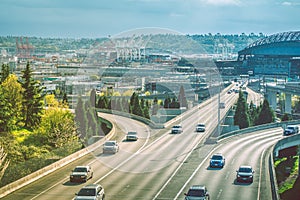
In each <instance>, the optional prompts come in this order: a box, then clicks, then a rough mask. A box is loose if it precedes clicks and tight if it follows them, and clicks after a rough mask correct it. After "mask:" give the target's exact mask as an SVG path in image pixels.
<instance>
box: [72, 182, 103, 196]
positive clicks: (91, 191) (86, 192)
mask: <svg viewBox="0 0 300 200" xmlns="http://www.w3.org/2000/svg"><path fill="white" fill-rule="evenodd" d="M75 195H76V197H75V200H87V199H91V200H104V198H105V193H104V188H103V187H102V186H101V185H99V184H90V185H86V186H84V187H83V188H81V189H80V190H79V192H78V193H76V194H75Z"/></svg>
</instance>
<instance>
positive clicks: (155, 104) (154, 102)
mask: <svg viewBox="0 0 300 200" xmlns="http://www.w3.org/2000/svg"><path fill="white" fill-rule="evenodd" d="M157 111H158V100H157V97H154V100H153V106H152V115H156V114H157Z"/></svg>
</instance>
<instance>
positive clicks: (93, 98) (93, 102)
mask: <svg viewBox="0 0 300 200" xmlns="http://www.w3.org/2000/svg"><path fill="white" fill-rule="evenodd" d="M90 102H91V106H92V107H96V90H95V89H92V90H91V93H90Z"/></svg>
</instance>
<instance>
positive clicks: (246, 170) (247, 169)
mask: <svg viewBox="0 0 300 200" xmlns="http://www.w3.org/2000/svg"><path fill="white" fill-rule="evenodd" d="M253 174H254V170H253V169H252V167H251V166H246V165H242V166H240V167H239V169H238V170H236V181H237V182H250V183H252V182H253Z"/></svg>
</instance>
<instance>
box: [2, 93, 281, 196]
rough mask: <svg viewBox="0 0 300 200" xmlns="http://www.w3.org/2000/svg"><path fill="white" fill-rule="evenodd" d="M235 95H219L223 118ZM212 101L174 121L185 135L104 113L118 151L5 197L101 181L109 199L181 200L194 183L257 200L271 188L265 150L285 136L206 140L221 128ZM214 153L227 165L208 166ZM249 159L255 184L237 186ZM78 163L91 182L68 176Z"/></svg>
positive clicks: (98, 154) (69, 192)
mask: <svg viewBox="0 0 300 200" xmlns="http://www.w3.org/2000/svg"><path fill="white" fill-rule="evenodd" d="M237 97H238V94H222V95H221V101H222V102H225V103H226V109H221V116H224V115H225V113H226V110H227V109H229V107H230V106H231V105H232V104H233V103H234V102H235V101H236V99H237ZM208 101H209V103H208V104H206V105H205V106H200V107H199V109H198V110H197V111H196V112H192V113H191V114H190V115H185V116H184V117H182V118H181V119H180V120H179V121H178V122H175V123H174V124H176V123H180V124H182V126H183V133H181V134H176V135H175V134H170V127H167V128H166V129H162V130H151V129H150V128H149V127H147V126H145V125H144V124H142V123H140V122H137V121H134V120H131V119H128V118H124V117H120V116H114V115H108V114H101V115H102V117H105V118H107V119H108V120H110V121H112V122H114V123H115V124H116V125H117V127H116V130H117V131H116V134H115V135H114V139H116V140H117V141H119V144H120V151H119V152H118V153H117V154H115V155H108V154H102V148H101V146H100V147H99V149H97V150H96V151H93V152H91V153H90V154H89V155H88V156H85V157H83V158H81V159H79V160H78V161H76V162H73V163H71V164H70V165H68V166H65V167H63V168H62V169H60V170H57V171H56V172H54V173H52V174H50V175H48V176H46V177H44V178H42V179H40V180H38V181H36V182H34V183H32V184H30V185H28V186H26V187H23V188H21V189H20V190H18V191H16V192H13V193H11V194H10V195H8V196H6V197H4V198H3V199H24V200H26V199H42V200H46V199H72V198H74V194H75V193H76V192H78V191H79V189H80V188H81V187H82V186H84V185H86V184H88V183H100V184H101V185H103V186H104V188H105V193H106V199H183V193H184V192H186V191H187V188H188V187H189V186H190V185H191V184H195V183H196V184H205V185H207V187H208V189H209V192H210V194H211V197H212V198H211V199H231V198H232V199H238V198H237V197H240V195H241V194H243V195H246V197H245V199H259V196H260V194H261V192H259V191H260V190H261V189H262V188H266V189H267V190H266V191H268V190H269V188H268V185H269V184H268V176H267V175H266V174H265V171H266V166H265V164H264V163H265V160H264V156H262V155H266V154H267V150H268V149H269V147H270V146H271V145H272V144H274V143H275V142H276V141H277V140H278V139H279V138H280V137H281V132H280V131H278V130H272V131H271V132H270V131H269V130H268V131H265V132H258V133H252V134H247V135H244V136H235V137H231V138H227V139H224V140H222V141H220V142H218V143H217V144H207V143H206V142H205V141H206V138H207V137H208V136H209V134H210V133H211V132H212V131H213V129H214V128H215V127H216V126H217V109H216V108H217V105H218V103H217V98H216V97H214V98H213V99H212V100H208ZM199 122H201V123H205V124H206V132H204V133H196V132H195V127H196V124H197V123H199ZM130 130H136V131H137V132H138V134H139V140H138V141H134V142H127V141H125V140H124V137H125V135H124V133H126V132H127V131H130ZM213 152H222V153H223V154H224V155H225V156H226V165H225V167H224V169H221V170H211V169H207V166H208V162H209V157H210V155H211V154H212V153H213ZM245 163H246V164H247V163H248V164H251V165H252V166H253V167H254V169H255V171H256V173H255V178H254V183H253V184H251V185H240V184H236V183H235V182H234V177H235V170H236V169H237V168H238V166H239V165H240V164H245ZM76 165H91V166H92V169H94V177H93V179H91V180H89V181H88V182H87V183H82V184H73V183H72V184H71V183H70V182H69V174H70V171H71V170H72V169H73V168H74V166H76ZM262 166H265V167H264V168H263V167H262ZM263 179H265V181H263ZM266 193H269V194H270V192H266ZM266 195H267V194H266ZM235 197H236V198H235ZM239 199H240V198H239ZM243 199H244V198H243ZM261 199H269V198H261Z"/></svg>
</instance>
